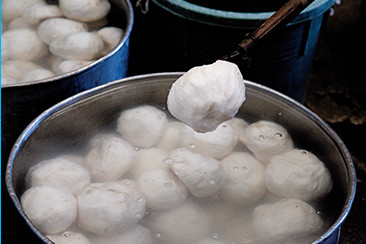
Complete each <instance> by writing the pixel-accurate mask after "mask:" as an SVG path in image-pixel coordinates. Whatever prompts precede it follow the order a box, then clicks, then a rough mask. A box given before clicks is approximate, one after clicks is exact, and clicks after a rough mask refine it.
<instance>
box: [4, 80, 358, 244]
mask: <svg viewBox="0 0 366 244" xmlns="http://www.w3.org/2000/svg"><path fill="white" fill-rule="evenodd" d="M181 75H182V73H157V74H149V75H141V76H135V77H130V78H125V79H121V80H118V81H115V82H111V83H109V84H106V85H102V86H99V87H96V88H94V89H91V90H89V91H85V92H82V93H80V94H78V95H75V96H73V97H70V98H69V99H66V100H64V101H62V102H60V103H58V104H57V105H55V106H53V107H52V108H50V109H48V110H46V111H45V112H43V113H42V114H41V115H40V116H38V117H37V118H36V119H35V120H34V121H33V122H32V123H31V124H29V126H28V127H27V128H26V129H25V130H24V132H23V133H22V134H21V136H20V137H19V139H18V140H17V142H16V144H15V145H14V147H13V149H12V152H11V154H10V159H9V161H8V165H7V170H6V184H7V189H8V191H9V193H10V196H11V198H12V200H13V202H14V204H15V207H16V208H17V210H18V211H19V214H20V215H21V216H22V217H23V218H24V219H25V221H26V222H27V223H28V225H29V227H30V228H31V229H32V230H33V231H34V233H35V234H36V235H38V236H39V237H40V238H41V239H42V240H43V241H45V242H49V241H48V239H46V238H45V237H44V235H42V233H40V232H39V231H38V230H37V229H36V228H35V226H34V225H33V224H32V222H31V221H30V220H29V219H28V217H27V216H26V214H25V213H24V211H23V209H22V206H21V204H20V202H19V198H20V196H21V195H22V193H23V192H24V178H25V175H26V173H27V171H28V169H29V168H30V167H31V166H32V165H34V164H35V163H36V162H39V161H40V160H44V159H46V158H49V157H53V156H56V155H57V154H58V153H60V152H69V153H76V151H75V150H76V148H77V150H80V147H81V148H82V147H83V145H85V142H86V141H87V140H88V139H89V137H90V136H91V135H92V134H93V133H94V132H96V131H97V130H105V129H106V128H115V126H116V124H115V123H116V122H115V121H116V118H117V116H118V115H119V113H120V111H121V110H123V109H126V108H130V107H133V106H136V105H140V104H151V105H156V106H158V107H160V108H165V105H166V99H167V94H168V92H169V88H170V86H171V85H172V83H173V82H174V81H175V80H176V79H177V78H178V77H179V76H181ZM246 87H247V91H246V93H247V100H246V101H245V103H244V104H243V106H242V108H241V109H240V111H239V113H238V116H239V117H242V118H245V119H246V120H248V121H249V122H253V121H257V120H260V119H267V120H272V121H274V122H276V123H279V124H281V125H283V126H284V127H286V128H287V129H288V131H289V133H290V135H291V136H292V137H293V138H294V141H295V144H296V147H298V148H303V149H306V150H309V151H311V152H313V153H314V154H316V155H317V156H318V157H319V158H320V159H321V160H322V161H323V162H324V163H325V164H326V166H327V167H328V169H329V170H330V172H331V174H332V177H333V182H334V189H333V191H332V192H331V193H330V194H329V195H328V196H327V197H326V199H324V201H323V202H322V204H321V206H320V210H321V211H322V212H324V213H326V212H327V213H329V214H328V215H329V217H330V219H332V222H331V226H330V227H329V228H328V229H327V231H326V232H324V233H322V235H320V236H319V237H318V239H317V240H316V241H315V242H314V243H337V242H338V237H339V234H340V226H341V224H342V222H343V221H344V219H345V218H346V216H347V214H348V212H349V211H350V208H351V205H352V202H353V199H354V195H355V189H356V175H355V169H354V167H353V163H352V160H351V157H350V154H349V152H348V150H347V148H346V146H345V145H344V144H343V142H342V141H341V139H340V138H339V137H338V136H337V135H336V134H335V132H334V131H333V130H332V129H331V128H330V127H329V126H328V125H327V124H326V123H324V121H322V120H321V119H320V118H319V117H318V116H317V115H316V114H314V113H313V112H311V111H310V110H308V109H307V108H305V107H304V106H303V105H301V104H300V103H298V102H296V101H294V100H292V99H290V98H288V97H287V96H284V95H282V94H280V93H278V92H276V91H274V90H272V89H269V88H266V87H264V86H261V85H258V84H256V83H252V82H246ZM323 204H324V205H323ZM322 208H327V209H326V210H325V209H322ZM323 210H324V211H323Z"/></svg>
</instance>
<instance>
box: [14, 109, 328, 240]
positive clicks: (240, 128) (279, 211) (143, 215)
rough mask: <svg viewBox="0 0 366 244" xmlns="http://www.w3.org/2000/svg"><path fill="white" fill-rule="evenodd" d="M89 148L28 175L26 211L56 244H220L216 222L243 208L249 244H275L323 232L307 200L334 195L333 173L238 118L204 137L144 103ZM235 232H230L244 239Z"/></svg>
mask: <svg viewBox="0 0 366 244" xmlns="http://www.w3.org/2000/svg"><path fill="white" fill-rule="evenodd" d="M88 148H89V149H88V152H87V153H86V154H85V155H84V156H83V157H75V156H74V157H71V156H63V157H57V158H54V159H51V160H47V161H43V162H41V163H39V164H36V165H35V166H33V167H32V168H31V169H30V170H29V172H28V175H27V177H26V182H27V184H26V185H27V187H28V188H29V189H28V190H27V191H26V192H25V193H24V195H23V196H22V199H21V200H22V204H23V207H24V211H25V213H26V214H27V216H28V217H29V218H30V219H31V220H32V222H33V223H34V224H35V226H36V227H37V228H39V229H40V230H41V231H42V232H44V233H45V234H47V235H48V236H49V238H50V239H52V240H58V241H60V243H64V242H63V241H62V240H71V237H73V239H78V240H80V242H73V243H86V242H85V238H89V241H90V242H91V243H125V242H124V241H127V242H126V243H134V244H151V243H176V244H179V243H197V244H198V243H221V242H224V243H225V240H224V239H218V238H215V236H216V237H217V233H220V236H225V231H227V230H225V228H223V229H224V230H225V231H224V230H223V229H222V228H221V229H220V227H218V226H220V224H218V223H221V224H222V223H223V219H224V218H225V217H223V216H222V215H223V213H224V212H225V213H227V212H230V211H233V213H237V212H235V211H239V209H241V210H240V212H246V211H244V209H252V210H253V214H252V215H251V216H250V217H248V216H246V217H243V218H242V222H243V221H245V222H246V224H245V226H246V225H248V223H249V222H251V221H252V222H253V225H251V227H250V228H252V229H253V231H247V233H248V234H247V235H246V237H245V238H248V239H247V240H246V241H248V243H250V240H256V241H257V242H256V243H258V238H259V237H260V238H262V237H263V238H262V239H263V240H264V243H269V241H270V240H273V241H274V242H277V243H278V242H281V240H288V238H290V237H291V238H293V237H299V236H302V235H307V234H313V233H317V232H318V231H320V230H321V229H322V227H323V222H322V220H321V218H320V216H319V215H318V214H317V213H316V212H317V211H316V210H315V209H314V208H313V207H312V206H311V205H309V203H307V202H310V201H313V200H315V201H316V200H318V199H320V198H322V197H324V196H325V195H326V194H327V193H328V192H329V191H330V190H331V187H332V180H331V177H330V174H329V171H328V170H327V169H326V167H325V165H324V164H323V163H322V162H321V161H320V160H319V159H318V158H317V157H316V156H315V155H313V154H312V153H310V152H308V151H305V150H300V149H296V148H294V143H293V142H292V139H291V137H290V135H289V134H288V132H287V131H286V129H285V128H283V127H282V126H281V125H279V124H276V123H274V122H270V121H258V122H255V123H252V124H248V123H247V122H246V121H244V120H243V119H240V118H233V119H231V120H229V121H226V122H224V123H222V124H221V125H219V126H218V128H217V129H216V130H214V131H212V132H207V133H204V134H203V133H198V132H196V131H194V130H192V129H191V128H189V127H188V126H187V125H185V124H184V123H182V122H178V121H172V120H169V119H168V116H167V115H166V113H164V112H163V111H162V110H160V109H158V108H156V107H154V106H151V105H142V106H139V107H135V108H131V109H127V110H125V111H122V112H121V114H120V116H119V118H118V121H117V128H116V133H111V134H98V135H96V136H94V137H93V138H92V139H91V140H90V141H89V144H88ZM270 196H272V197H270ZM260 201H264V202H265V203H264V204H263V202H260ZM205 202H206V204H207V202H213V203H214V204H222V206H224V207H222V208H221V209H222V210H223V211H217V208H213V209H215V210H212V211H210V208H209V207H203V206H201V205H200V204H205ZM39 204H42V206H41V205H39ZM258 204H260V205H259V206H257V205H258ZM204 206H206V205H204ZM228 209H230V210H228ZM232 209H234V210H235V211H234V210H232ZM233 215H235V214H229V216H230V217H228V218H226V220H225V222H230V221H232V219H233V218H234V217H237V216H233ZM75 226H79V228H80V229H75ZM221 226H222V225H221ZM228 226H230V224H229V223H228ZM233 226H236V227H233V228H231V229H230V230H228V231H227V233H233V232H235V231H234V229H235V228H240V231H237V232H236V233H239V232H240V233H244V232H245V230H244V229H245V228H244V227H243V225H240V226H237V225H235V224H233ZM76 230H77V231H76ZM220 231H221V232H220ZM83 233H84V234H85V236H84V235H83V237H82V238H81V237H80V235H82V234H83ZM86 233H93V234H94V236H92V238H90V237H89V235H87V234H86ZM221 234H222V235H221ZM227 235H229V234H227ZM233 236H235V235H231V236H230V237H228V238H227V240H230V239H231V240H232V238H233ZM76 237H77V238H76ZM242 239H243V237H242ZM82 241H83V242H82ZM241 241H243V240H241ZM234 243H235V242H234Z"/></svg>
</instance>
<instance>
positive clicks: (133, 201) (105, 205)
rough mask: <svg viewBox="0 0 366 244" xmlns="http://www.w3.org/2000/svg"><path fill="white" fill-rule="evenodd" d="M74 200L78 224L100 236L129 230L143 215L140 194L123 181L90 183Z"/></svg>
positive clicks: (142, 201)
mask: <svg viewBox="0 0 366 244" xmlns="http://www.w3.org/2000/svg"><path fill="white" fill-rule="evenodd" d="M77 201H78V221H79V225H80V227H81V228H82V229H83V230H85V231H90V232H92V233H95V234H98V235H102V236H112V235H117V234H119V233H121V232H123V231H127V230H129V229H130V228H131V227H132V226H134V225H135V224H136V223H138V222H139V221H140V220H141V219H142V218H143V217H144V214H145V207H146V200H145V198H144V196H143V195H142V194H141V193H140V192H139V191H137V190H136V189H135V188H134V187H130V186H129V185H127V184H124V183H123V182H105V183H92V184H90V185H89V186H87V187H86V188H84V190H83V191H82V192H81V193H80V194H79V196H78V197H77Z"/></svg>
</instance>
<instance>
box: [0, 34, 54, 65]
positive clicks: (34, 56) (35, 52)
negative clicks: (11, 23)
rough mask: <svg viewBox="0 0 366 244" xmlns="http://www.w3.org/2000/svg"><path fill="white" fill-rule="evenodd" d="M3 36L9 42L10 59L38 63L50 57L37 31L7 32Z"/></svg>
mask: <svg viewBox="0 0 366 244" xmlns="http://www.w3.org/2000/svg"><path fill="white" fill-rule="evenodd" d="M1 36H2V37H3V38H4V39H7V41H8V45H9V48H10V59H15V60H24V61H37V60H39V59H41V58H43V57H45V56H46V55H48V47H47V45H46V44H45V43H44V42H43V41H42V40H41V39H40V38H39V36H38V33H37V31H35V30H33V29H30V28H19V29H13V30H7V31H5V32H4V33H2V34H1Z"/></svg>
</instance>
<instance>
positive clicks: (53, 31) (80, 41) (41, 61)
mask: <svg viewBox="0 0 366 244" xmlns="http://www.w3.org/2000/svg"><path fill="white" fill-rule="evenodd" d="M110 8H111V4H110V3H109V2H108V0H59V1H58V4H48V3H46V1H45V0H17V1H13V0H3V1H1V83H2V84H14V83H18V82H29V81H35V80H40V79H46V78H51V77H53V76H57V75H62V74H65V73H68V72H71V71H73V70H76V69H79V68H81V67H83V66H86V65H88V64H90V63H92V62H93V61H95V60H97V59H98V58H100V57H102V56H103V55H105V54H107V53H108V52H110V51H111V50H112V49H113V48H115V47H116V46H117V45H118V43H119V42H120V40H121V38H122V36H123V30H122V29H120V28H117V27H112V26H107V24H108V21H107V18H106V17H107V14H108V13H109V11H110Z"/></svg>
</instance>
